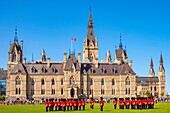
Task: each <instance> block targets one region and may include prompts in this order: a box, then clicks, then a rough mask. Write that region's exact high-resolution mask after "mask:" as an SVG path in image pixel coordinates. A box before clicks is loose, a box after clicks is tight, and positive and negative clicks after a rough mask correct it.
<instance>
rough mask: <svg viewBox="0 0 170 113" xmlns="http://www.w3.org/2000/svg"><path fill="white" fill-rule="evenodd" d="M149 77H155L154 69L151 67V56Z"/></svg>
mask: <svg viewBox="0 0 170 113" xmlns="http://www.w3.org/2000/svg"><path fill="white" fill-rule="evenodd" d="M149 77H155V71H154V68H153V60H152V58H151V62H150V70H149Z"/></svg>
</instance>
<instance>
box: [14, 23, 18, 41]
mask: <svg viewBox="0 0 170 113" xmlns="http://www.w3.org/2000/svg"><path fill="white" fill-rule="evenodd" d="M14 41H18V37H17V26H15V37H14Z"/></svg>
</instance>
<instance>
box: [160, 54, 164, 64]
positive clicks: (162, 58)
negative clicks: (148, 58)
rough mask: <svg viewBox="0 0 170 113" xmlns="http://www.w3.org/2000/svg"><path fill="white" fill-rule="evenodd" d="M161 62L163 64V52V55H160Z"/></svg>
mask: <svg viewBox="0 0 170 113" xmlns="http://www.w3.org/2000/svg"><path fill="white" fill-rule="evenodd" d="M160 64H163V58H162V53H161V55H160Z"/></svg>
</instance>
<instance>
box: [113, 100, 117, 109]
mask: <svg viewBox="0 0 170 113" xmlns="http://www.w3.org/2000/svg"><path fill="white" fill-rule="evenodd" d="M113 105H114V109H116V106H117V100H116V99H114V100H113Z"/></svg>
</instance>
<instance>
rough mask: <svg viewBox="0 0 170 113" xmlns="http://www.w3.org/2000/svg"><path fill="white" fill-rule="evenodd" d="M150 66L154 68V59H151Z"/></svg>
mask: <svg viewBox="0 0 170 113" xmlns="http://www.w3.org/2000/svg"><path fill="white" fill-rule="evenodd" d="M150 66H151V67H153V60H152V57H151V62H150Z"/></svg>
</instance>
